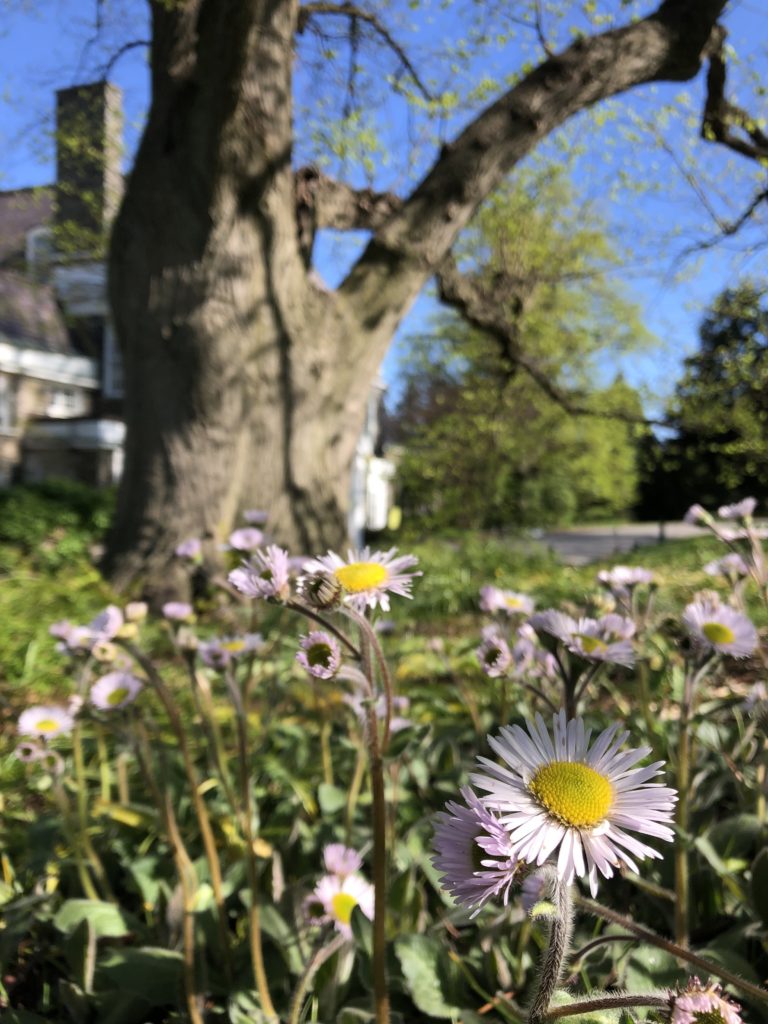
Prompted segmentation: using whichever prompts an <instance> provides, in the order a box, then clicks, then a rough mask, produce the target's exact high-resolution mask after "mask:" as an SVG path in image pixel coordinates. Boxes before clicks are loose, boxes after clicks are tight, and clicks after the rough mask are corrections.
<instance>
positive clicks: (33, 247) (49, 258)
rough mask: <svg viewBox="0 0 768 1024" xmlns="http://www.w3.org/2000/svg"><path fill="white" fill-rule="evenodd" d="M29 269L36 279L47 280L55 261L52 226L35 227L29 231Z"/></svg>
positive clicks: (32, 276)
mask: <svg viewBox="0 0 768 1024" xmlns="http://www.w3.org/2000/svg"><path fill="white" fill-rule="evenodd" d="M26 256H27V271H28V273H29V276H30V277H31V278H32V279H33V280H34V281H46V280H47V279H48V277H49V275H50V271H51V263H52V262H53V257H54V249H53V232H52V231H51V229H50V228H45V227H43V228H33V229H32V230H31V231H28V232H27V252H26Z"/></svg>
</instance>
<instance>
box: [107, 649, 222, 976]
mask: <svg viewBox="0 0 768 1024" xmlns="http://www.w3.org/2000/svg"><path fill="white" fill-rule="evenodd" d="M122 646H123V647H124V648H125V649H126V650H127V651H128V653H129V654H130V655H131V657H132V658H134V659H135V661H137V662H138V663H139V665H141V667H142V669H143V670H144V672H145V673H146V676H147V679H148V680H149V681H150V683H151V684H152V687H153V689H154V691H155V693H156V694H157V695H158V697H159V698H160V701H161V703H162V705H163V707H164V708H165V712H166V714H167V715H168V720H169V722H170V724H171V728H172V729H173V732H174V734H175V736H176V739H177V740H178V744H179V750H180V752H181V759H182V762H183V764H184V772H185V774H186V776H187V784H188V785H189V790H190V796H191V797H192V802H193V805H194V808H195V815H196V817H197V821H198V824H199V826H200V835H201V837H202V840H203V847H204V849H205V857H206V860H207V861H208V867H209V870H210V872H211V887H212V889H213V898H214V902H215V903H216V910H217V912H218V913H217V917H218V925H219V938H220V941H221V945H222V953H223V956H224V969H225V972H226V974H227V977H228V979H230V980H231V978H232V959H231V950H230V937H229V923H228V920H227V910H226V907H225V905H224V888H223V883H222V876H221V862H220V860H219V854H218V851H217V849H216V840H215V838H214V835H213V828H212V826H211V819H210V816H209V815H208V808H207V807H206V805H205V800H204V799H203V796H202V794H201V792H200V782H199V779H198V776H197V770H196V769H195V764H194V761H193V759H192V754H191V752H190V749H189V743H188V742H187V734H186V732H185V730H184V723H183V721H182V718H181V714H180V713H179V709H178V707H177V706H176V702H175V700H174V699H173V696H172V694H171V691H170V690H169V689H168V687H167V686H166V685H165V682H164V680H163V678H162V676H161V675H160V673H159V672H158V671H157V669H156V668H155V666H154V665H153V663H152V662H151V661H150V659H149V658H147V657H146V655H145V654H144V653H143V652H142V651H140V650H139V649H138V648H137V647H134V645H133V644H131V643H128V642H126V641H122Z"/></svg>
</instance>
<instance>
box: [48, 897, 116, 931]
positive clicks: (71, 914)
mask: <svg viewBox="0 0 768 1024" xmlns="http://www.w3.org/2000/svg"><path fill="white" fill-rule="evenodd" d="M83 921H89V922H90V924H91V927H92V928H93V931H94V934H95V936H96V938H97V939H107V938H109V939H122V938H125V937H126V936H127V935H130V934H131V932H132V931H134V930H135V929H134V926H133V924H132V923H131V922H130V919H129V917H128V915H127V914H124V913H123V912H122V910H120V909H119V907H116V906H115V905H114V904H113V903H104V902H102V901H101V900H66V901H65V902H64V903H62V905H61V906H60V907H59V909H58V911H57V912H56V915H55V916H54V918H53V924H54V927H56V928H58V929H59V931H60V932H64V934H65V935H71V934H72V933H73V932H74V931H75V930H76V929H77V928H78V927H79V926H80V924H81V923H82V922H83Z"/></svg>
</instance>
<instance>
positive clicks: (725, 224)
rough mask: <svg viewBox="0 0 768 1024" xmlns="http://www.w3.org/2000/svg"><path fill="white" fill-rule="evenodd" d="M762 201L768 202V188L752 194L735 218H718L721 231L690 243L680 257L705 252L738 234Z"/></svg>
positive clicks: (683, 257)
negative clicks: (726, 219)
mask: <svg viewBox="0 0 768 1024" xmlns="http://www.w3.org/2000/svg"><path fill="white" fill-rule="evenodd" d="M762 203H768V188H764V189H761V190H760V191H759V192H757V193H756V194H755V195H754V196H752V199H751V200H750V201H749V204H748V205H747V207H746V209H745V210H743V211H742V212H741V213H740V214H739V216H738V217H736V218H735V219H734V220H729V221H724V220H722V219H721V218H718V221H717V224H718V228H719V231H718V232H717V234H716V235H712V237H711V238H706V239H704V241H702V242H695V243H694V244H693V245H689V246H688V247H687V248H686V249H683V251H682V253H681V254H680V258H681V259H685V258H686V257H687V256H691V255H693V253H696V252H704V251H705V250H707V249H711V248H712V246H714V245H717V244H718V242H722V240H723V239H724V238H730V237H731V236H732V235H736V234H738V233H739V231H741V229H742V228H743V227H744V225H745V224H746V223H747V221H748V220H751V219H752V217H753V216H754V213H755V210H757V208H758V207H759V206H760V205H761V204H762Z"/></svg>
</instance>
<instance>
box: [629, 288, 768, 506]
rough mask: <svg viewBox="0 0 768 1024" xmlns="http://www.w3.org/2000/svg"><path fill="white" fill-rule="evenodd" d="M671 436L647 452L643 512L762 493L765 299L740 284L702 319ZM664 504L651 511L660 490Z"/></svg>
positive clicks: (767, 394)
mask: <svg viewBox="0 0 768 1024" xmlns="http://www.w3.org/2000/svg"><path fill="white" fill-rule="evenodd" d="M670 422H671V424H672V426H673V429H674V430H675V434H674V435H673V436H672V437H670V438H669V439H667V440H661V441H658V440H657V441H656V443H655V445H653V446H652V450H651V452H650V460H651V461H650V465H649V467H648V477H649V479H648V480H647V482H646V485H645V487H644V501H643V511H644V513H645V514H646V515H648V516H650V517H653V518H655V517H657V516H659V515H660V514H661V515H663V514H664V513H665V512H666V513H667V514H668V515H670V516H673V515H677V516H679V515H681V514H682V513H683V512H684V511H685V509H686V508H688V507H689V506H690V505H691V504H693V502H695V501H697V502H701V504H703V505H704V506H705V507H707V508H714V507H717V506H718V505H721V504H725V503H727V502H729V501H732V500H734V499H735V498H738V497H739V496H743V495H748V494H751V495H754V496H755V497H758V498H765V497H768V297H767V296H766V290H765V287H764V286H763V285H760V284H758V283H756V282H753V281H745V282H743V283H741V284H739V285H737V286H736V287H734V288H731V289H728V290H726V291H724V292H723V293H722V294H721V295H719V296H718V297H717V298H716V299H715V301H714V303H713V304H712V307H711V309H710V310H709V311H708V313H707V314H706V316H705V317H704V319H703V321H702V324H701V329H700V347H699V350H698V352H696V353H695V354H694V355H692V356H689V358H688V359H686V361H685V373H684V376H683V379H682V380H681V381H680V383H679V384H678V385H677V387H676V389H675V397H674V399H673V402H672V405H671V409H670ZM660 491H661V492H666V494H667V502H668V504H669V506H670V507H669V508H666V507H665V508H662V509H661V511H659V510H658V509H655V508H654V502H655V501H657V500H658V496H659V492H660Z"/></svg>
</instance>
